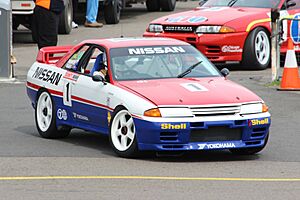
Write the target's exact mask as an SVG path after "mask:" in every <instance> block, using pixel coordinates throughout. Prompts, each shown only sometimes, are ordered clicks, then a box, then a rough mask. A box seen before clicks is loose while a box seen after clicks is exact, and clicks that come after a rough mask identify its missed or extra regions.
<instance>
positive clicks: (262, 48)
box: [254, 31, 270, 65]
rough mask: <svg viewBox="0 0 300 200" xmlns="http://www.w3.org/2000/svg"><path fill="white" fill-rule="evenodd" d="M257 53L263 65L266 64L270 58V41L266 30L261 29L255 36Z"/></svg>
mask: <svg viewBox="0 0 300 200" xmlns="http://www.w3.org/2000/svg"><path fill="white" fill-rule="evenodd" d="M254 48H255V55H256V59H257V61H258V62H259V63H260V64H261V65H266V64H267V63H268V62H269V59H270V42H269V38H268V35H267V34H266V32H265V31H259V32H258V33H257V35H256V37H255V47H254Z"/></svg>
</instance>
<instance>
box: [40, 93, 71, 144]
mask: <svg viewBox="0 0 300 200" xmlns="http://www.w3.org/2000/svg"><path fill="white" fill-rule="evenodd" d="M35 122H36V127H37V129H38V132H39V134H40V135H41V136H42V137H43V138H50V139H54V138H64V137H67V136H68V135H69V133H70V130H71V129H70V128H69V127H64V128H62V129H61V130H58V129H57V127H56V117H55V106H54V102H53V100H52V98H51V96H50V94H49V92H47V91H42V92H40V93H39V95H38V99H37V104H36V109H35Z"/></svg>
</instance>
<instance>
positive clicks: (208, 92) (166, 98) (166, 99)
mask: <svg viewBox="0 0 300 200" xmlns="http://www.w3.org/2000/svg"><path fill="white" fill-rule="evenodd" d="M120 85H121V86H123V87H124V89H127V90H130V91H131V92H134V93H138V94H139V95H141V96H143V97H144V98H146V99H148V100H150V101H151V102H153V103H154V104H155V105H157V106H163V105H208V104H234V103H245V102H253V101H261V99H260V98H259V97H258V96H257V95H255V94H254V93H253V92H251V91H250V90H248V89H246V88H244V87H242V86H240V85H238V84H236V83H234V82H232V81H229V80H226V79H224V78H223V77H217V78H198V79H194V78H176V79H161V80H159V81H158V80H144V81H122V82H120Z"/></svg>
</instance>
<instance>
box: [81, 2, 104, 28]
mask: <svg viewBox="0 0 300 200" xmlns="http://www.w3.org/2000/svg"><path fill="white" fill-rule="evenodd" d="M98 6H99V0H87V8H86V16H85V18H86V21H85V23H84V26H85V27H92V28H100V27H102V26H103V24H102V23H99V22H97V16H98Z"/></svg>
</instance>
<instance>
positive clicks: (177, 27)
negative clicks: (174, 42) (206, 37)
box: [165, 26, 193, 32]
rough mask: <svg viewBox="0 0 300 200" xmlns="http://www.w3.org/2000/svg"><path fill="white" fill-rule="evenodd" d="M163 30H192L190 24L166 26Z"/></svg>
mask: <svg viewBox="0 0 300 200" xmlns="http://www.w3.org/2000/svg"><path fill="white" fill-rule="evenodd" d="M165 31H178V32H193V27H192V26H166V27H165Z"/></svg>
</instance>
